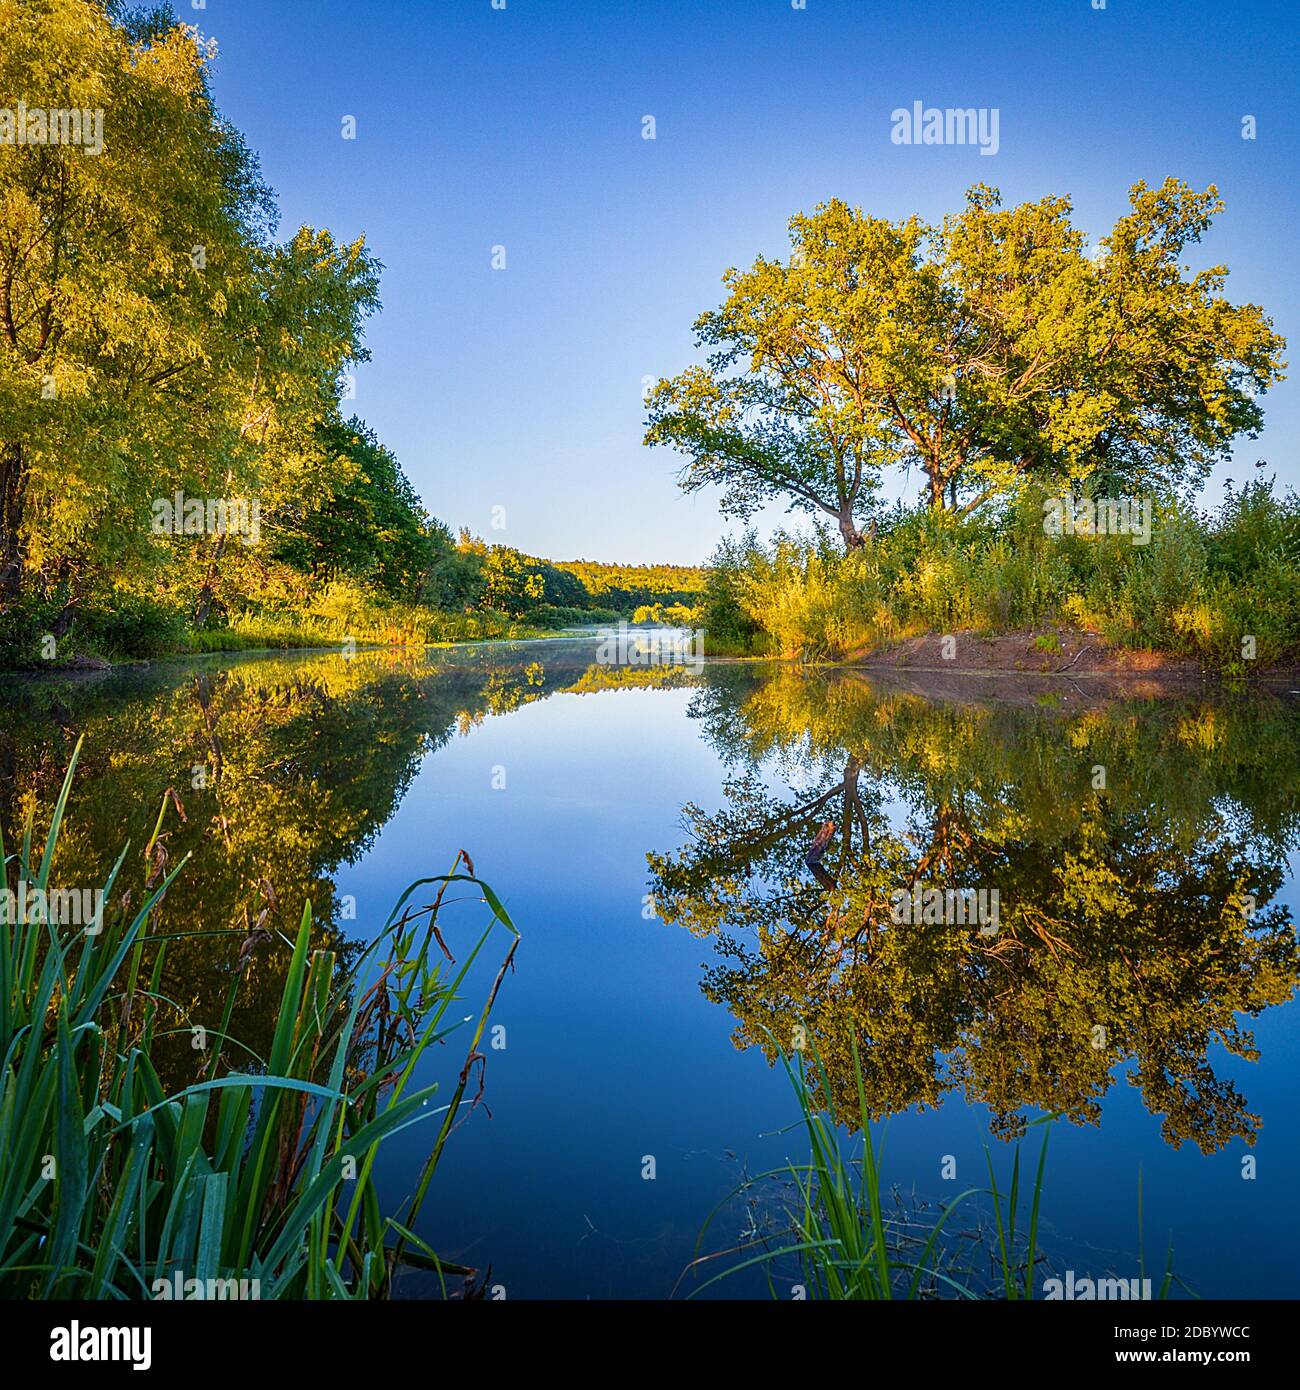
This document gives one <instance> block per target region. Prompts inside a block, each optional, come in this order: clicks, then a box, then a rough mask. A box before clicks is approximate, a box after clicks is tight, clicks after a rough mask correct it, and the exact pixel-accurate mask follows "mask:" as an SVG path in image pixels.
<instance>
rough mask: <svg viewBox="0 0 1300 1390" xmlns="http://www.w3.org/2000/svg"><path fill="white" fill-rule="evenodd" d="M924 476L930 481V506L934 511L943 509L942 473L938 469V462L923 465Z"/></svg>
mask: <svg viewBox="0 0 1300 1390" xmlns="http://www.w3.org/2000/svg"><path fill="white" fill-rule="evenodd" d="M925 476H926V477H927V478H928V479H929V482H930V506H931V508H932V509H933V510H934V511H936V512H941V511H943V509H944V505H945V498H944V487H943V474H942V473H941V472H940V470H939V465H938V463H929V464H926V466H925Z"/></svg>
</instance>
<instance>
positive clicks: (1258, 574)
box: [703, 484, 1300, 673]
mask: <svg viewBox="0 0 1300 1390" xmlns="http://www.w3.org/2000/svg"><path fill="white" fill-rule="evenodd" d="M1046 496H1047V494H1046V493H1041V492H1037V491H1030V490H1026V491H1025V492H1023V493H1022V494H1021V495H1020V496H1019V497H1017V498H1016V499H1015V500H1014V501H1010V502H1008V503H1006V504H1005V505H1004V506H1003V507H1002V508H1001V509H1000V510H998V511H996V512H994V513H993V514H991V515H987V516H986V515H981V516H980V517H978V518H975V517H968V518H961V517H958V516H955V515H953V514H952V513H950V512H940V511H935V510H931V509H930V508H919V509H899V510H897V511H895V512H894V513H893V514H891V515H889V516H887V517H885V518H883V519H882V520H881V523H880V525H879V527H878V530H877V533H876V534H875V535H874V536H872V537H870V538H869V539H867V540H866V542H865V544H864V545H863V546H862V547H861V548H860V549H857V550H854V551H851V552H850V553H848V554H844V553H843V552H842V549H841V548H840V547H838V546H837V545H836V544H835V543H833V542H832V540H831V538H830V536H829V535H828V534H826V533H824V532H819V533H816V534H814V535H813V536H811V537H809V536H792V535H787V534H781V535H778V536H777V537H776V538H775V539H774V540H773V541H772V542H771V543H770V544H768V545H761V544H759V543H758V542H757V540H755V539H754V538H753V537H750V538H748V539H746V540H745V541H742V542H729V543H726V544H724V545H723V546H721V547H720V548H719V550H718V552H717V553H716V555H715V556H714V560H713V564H712V567H711V569H710V571H709V576H708V583H707V589H706V594H705V600H704V611H703V624H704V626H705V628H706V631H707V632H708V634H709V637H708V639H707V650H709V651H710V652H712V653H717V654H724V653H727V654H742V655H773V656H781V657H797V658H802V659H806V660H828V661H843V660H847V659H850V658H855V657H861V656H863V655H865V654H869V653H872V652H879V651H881V650H884V649H887V648H889V647H890V646H891V645H893V644H895V643H897V642H900V641H902V640H904V639H906V638H909V637H913V636H916V635H918V634H922V633H952V632H957V631H970V632H976V633H983V634H989V635H993V634H998V633H1006V632H1014V631H1024V630H1031V631H1032V630H1036V629H1040V628H1043V627H1046V626H1053V625H1059V626H1063V627H1070V628H1079V629H1084V630H1087V631H1092V632H1097V633H1099V634H1101V636H1102V638H1103V639H1104V640H1105V641H1106V642H1107V643H1109V644H1111V645H1112V646H1115V647H1121V648H1127V649H1135V650H1149V651H1159V652H1165V653H1168V654H1170V655H1173V656H1177V657H1181V658H1187V659H1191V660H1194V661H1197V662H1200V663H1202V664H1203V665H1204V666H1206V667H1207V668H1210V669H1213V670H1217V671H1222V672H1230V673H1243V672H1247V671H1249V670H1251V669H1259V668H1260V667H1263V666H1267V665H1272V664H1287V663H1293V662H1296V661H1297V660H1300V499H1297V498H1296V496H1295V495H1294V494H1293V493H1290V492H1288V493H1287V494H1285V495H1284V496H1282V497H1277V496H1274V495H1273V493H1272V492H1271V491H1270V490H1269V488H1268V487H1267V486H1265V485H1263V484H1256V485H1253V486H1250V487H1247V488H1245V489H1243V490H1242V491H1240V492H1229V493H1228V495H1227V497H1226V498H1225V500H1224V502H1223V504H1222V505H1221V506H1220V507H1219V508H1218V510H1217V511H1214V512H1210V513H1197V512H1195V511H1193V510H1192V509H1190V508H1188V507H1185V506H1181V505H1179V504H1177V503H1175V502H1165V503H1160V502H1156V503H1155V504H1154V506H1153V515H1152V521H1151V526H1150V535H1149V538H1148V539H1147V540H1146V541H1145V542H1142V543H1135V540H1136V539H1137V538H1136V537H1134V536H1133V535H1126V534H1120V535H1114V534H1111V535H1098V534H1086V533H1085V534H1073V535H1053V534H1049V533H1047V532H1046V531H1045V529H1044V502H1045V498H1046Z"/></svg>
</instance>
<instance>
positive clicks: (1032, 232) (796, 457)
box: [646, 179, 1283, 549]
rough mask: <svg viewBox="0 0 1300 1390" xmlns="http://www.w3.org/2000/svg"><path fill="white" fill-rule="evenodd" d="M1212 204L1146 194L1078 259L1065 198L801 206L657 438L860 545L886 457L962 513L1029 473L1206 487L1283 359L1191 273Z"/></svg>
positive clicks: (704, 476) (733, 303) (662, 413)
mask: <svg viewBox="0 0 1300 1390" xmlns="http://www.w3.org/2000/svg"><path fill="white" fill-rule="evenodd" d="M1221 207H1222V204H1221V202H1220V201H1219V199H1218V197H1217V193H1216V190H1215V189H1214V188H1210V189H1208V190H1206V191H1205V192H1203V193H1198V192H1195V191H1193V190H1192V189H1190V188H1188V187H1187V186H1186V185H1184V184H1182V183H1179V182H1177V181H1176V180H1172V179H1170V180H1167V181H1166V182H1165V183H1164V184H1163V185H1162V186H1161V187H1160V188H1159V189H1155V190H1152V189H1148V188H1147V187H1146V185H1145V184H1142V183H1139V184H1137V185H1135V186H1134V188H1133V189H1132V190H1131V193H1130V211H1129V212H1128V213H1127V214H1126V215H1125V216H1124V217H1122V218H1120V219H1119V221H1118V222H1117V223H1116V225H1115V227H1114V229H1113V230H1112V232H1111V234H1110V235H1109V236H1108V237H1106V238H1105V239H1104V240H1103V241H1102V242H1101V244H1100V247H1099V248H1098V252H1097V253H1096V254H1090V252H1089V248H1088V246H1087V244H1086V239H1085V237H1084V234H1083V233H1082V232H1081V231H1079V230H1078V229H1076V228H1075V227H1074V226H1073V225H1072V223H1071V220H1070V218H1071V205H1070V202H1069V200H1068V199H1066V198H1055V197H1048V198H1043V199H1041V200H1040V201H1039V202H1036V203H1026V204H1023V205H1021V206H1019V207H1016V208H1011V209H1004V208H1003V207H1002V206H1001V200H1000V197H999V195H998V193H997V191H996V190H995V189H990V188H986V187H983V186H977V187H975V188H972V189H971V190H970V192H969V193H968V195H967V201H966V206H965V208H964V209H963V210H962V212H960V213H959V214H956V215H954V216H951V217H949V218H947V219H946V220H945V221H944V223H943V225H942V226H940V227H931V226H927V225H925V224H923V223H922V222H920V221H919V220H918V219H917V218H915V217H912V218H908V219H906V220H904V221H901V222H890V221H888V220H887V219H885V218H880V217H872V216H868V215H866V214H864V213H863V212H862V211H861V210H860V209H855V208H850V207H849V206H848V205H847V204H845V203H843V202H840V201H838V200H836V201H832V202H829V203H825V204H822V205H820V206H818V207H817V209H816V210H815V211H814V212H813V214H812V215H810V216H805V215H798V216H795V217H793V218H792V219H791V221H790V242H791V254H790V256H789V258H788V259H787V260H784V261H782V260H769V259H767V258H766V257H761V256H760V257H759V259H758V260H756V261H755V262H754V264H753V265H752V266H751V267H750V268H749V269H748V270H745V271H741V270H736V269H731V270H728V271H727V272H726V273H725V275H724V277H723V283H724V286H725V287H726V290H727V297H726V299H725V300H724V301H723V303H722V304H721V306H720V307H719V308H717V309H715V310H710V311H708V312H706V313H704V314H703V315H701V317H700V318H699V319H698V321H697V323H696V330H697V334H698V345H699V346H700V347H701V348H707V349H709V355H708V358H707V362H706V364H704V365H696V366H692V367H689V368H687V369H686V370H685V371H683V372H681V373H680V374H679V375H677V376H675V377H671V378H667V379H664V380H662V381H660V382H659V383H658V385H657V386H656V387H655V388H654V391H653V392H652V394H651V396H650V401H649V421H648V431H647V434H646V442H647V443H649V444H662V445H669V446H671V447H673V448H675V449H677V450H679V451H680V452H682V453H683V454H685V455H686V457H687V463H686V464H685V466H684V467H683V469H682V472H681V475H680V481H681V483H682V486H683V487H684V488H685V489H686V490H687V491H694V490H697V489H699V488H702V487H705V486H708V485H712V486H719V487H721V488H722V489H723V490H724V491H723V503H722V505H723V509H724V510H725V511H728V512H730V513H732V514H735V515H740V516H747V515H751V514H752V513H754V512H755V511H756V510H758V508H760V507H762V506H764V505H766V504H768V503H771V502H774V501H784V502H786V503H787V504H788V505H789V506H790V507H791V508H793V509H799V510H803V511H807V512H811V513H814V514H827V515H829V516H831V517H833V518H834V519H835V522H836V524H837V525H838V527H839V530H840V533H841V535H842V536H843V538H844V543H845V545H846V547H848V548H849V549H853V548H855V547H857V546H858V545H860V544H861V543H862V533H861V521H862V519H863V518H864V517H865V515H866V514H867V513H868V511H869V508H870V502H871V499H872V496H873V494H874V492H875V490H876V488H877V486H878V484H879V481H880V478H881V473H882V470H883V469H885V468H887V467H891V466H892V467H898V468H910V467H913V466H915V467H917V468H919V470H920V471H921V473H922V474H923V475H924V478H925V480H926V493H927V496H928V499H929V502H930V504H931V506H932V507H935V508H945V507H946V508H954V509H957V508H960V509H962V510H971V509H973V508H974V507H977V506H978V505H980V504H981V503H982V502H984V501H986V500H988V499H990V498H992V497H994V496H997V495H999V494H1000V493H1002V492H1004V491H1005V490H1007V489H1008V488H1010V487H1014V486H1015V485H1016V484H1017V483H1018V482H1019V481H1021V480H1022V479H1024V478H1026V477H1030V476H1035V475H1037V476H1066V477H1069V478H1073V479H1077V480H1080V481H1082V480H1085V479H1088V478H1091V477H1094V476H1096V475H1098V474H1105V475H1106V476H1107V477H1108V478H1113V479H1116V480H1119V481H1123V482H1126V483H1128V484H1130V485H1134V486H1142V487H1155V488H1161V489H1177V488H1179V487H1180V486H1182V485H1185V484H1194V483H1196V482H1199V481H1200V480H1201V479H1202V478H1203V477H1204V475H1205V473H1206V472H1207V471H1208V469H1209V468H1210V466H1211V465H1212V464H1213V462H1214V461H1215V460H1216V459H1217V458H1219V457H1221V456H1222V455H1223V454H1224V453H1225V451H1226V450H1227V449H1228V448H1229V446H1230V444H1231V442H1232V440H1233V439H1234V438H1235V437H1236V436H1237V435H1238V434H1240V433H1242V432H1243V431H1244V432H1247V433H1253V432H1254V431H1255V430H1257V429H1258V427H1259V425H1260V423H1261V420H1262V415H1261V412H1260V407H1259V404H1258V401H1257V396H1258V395H1259V394H1260V393H1261V392H1263V391H1264V390H1266V389H1267V388H1268V387H1269V386H1270V385H1271V384H1272V383H1273V382H1274V381H1276V380H1277V379H1278V377H1279V375H1280V369H1281V365H1282V364H1281V360H1280V354H1281V350H1282V347H1283V343H1282V340H1281V339H1280V338H1279V337H1278V336H1277V335H1276V334H1275V333H1274V332H1273V331H1272V328H1271V326H1270V324H1269V322H1268V320H1267V319H1266V318H1265V316H1264V314H1263V312H1262V310H1261V309H1259V308H1258V307H1257V306H1254V305H1242V306H1235V305H1233V304H1231V303H1230V302H1229V301H1228V300H1227V299H1226V298H1224V296H1223V294H1222V290H1223V288H1224V283H1225V279H1226V274H1227V272H1226V270H1225V268H1224V267H1222V266H1216V267H1212V268H1211V269H1208V270H1204V271H1200V272H1195V273H1194V272H1192V271H1191V270H1189V269H1188V268H1187V267H1186V266H1185V265H1184V264H1183V253H1184V252H1185V251H1186V250H1187V248H1189V247H1190V246H1192V245H1194V244H1195V243H1196V242H1197V241H1198V240H1199V238H1200V236H1201V235H1202V234H1203V233H1204V231H1205V230H1206V228H1207V227H1208V226H1209V225H1210V222H1211V220H1212V218H1213V216H1214V215H1215V214H1216V213H1217V212H1218V211H1219V210H1220V209H1221Z"/></svg>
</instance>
